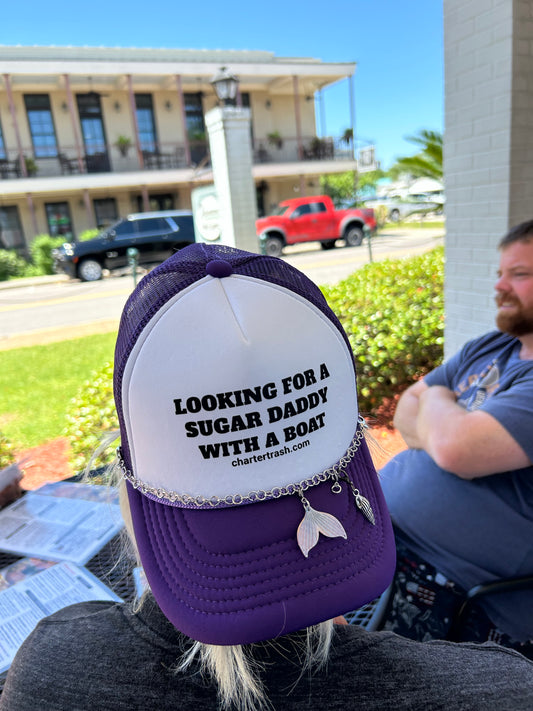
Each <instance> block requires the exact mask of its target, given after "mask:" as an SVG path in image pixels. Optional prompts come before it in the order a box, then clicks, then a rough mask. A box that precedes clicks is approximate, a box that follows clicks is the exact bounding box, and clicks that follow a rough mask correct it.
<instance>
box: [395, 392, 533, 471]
mask: <svg viewBox="0 0 533 711" xmlns="http://www.w3.org/2000/svg"><path fill="white" fill-rule="evenodd" d="M417 384H418V383H417ZM406 392H408V391H406ZM418 400H419V402H418V414H417V418H416V434H417V438H418V440H419V442H420V444H421V448H422V449H424V450H425V451H426V452H427V453H428V454H429V455H430V457H431V458H432V459H433V460H434V461H435V463H436V464H438V466H439V467H441V468H442V469H446V470H447V471H449V472H452V473H453V474H456V475H457V476H459V477H461V478H463V479H475V478H477V477H481V476H488V475H489V474H498V473H500V472H505V471H509V470H512V469H522V468H523V467H527V466H529V465H530V464H531V461H530V460H529V458H528V456H527V455H526V453H525V452H524V450H523V449H522V447H521V446H520V445H519V444H518V442H517V441H516V440H515V439H514V438H513V437H512V436H511V435H510V434H509V432H508V431H507V430H506V429H505V427H503V426H502V425H500V423H499V422H498V421H497V420H496V419H495V418H494V417H493V416H492V415H490V414H489V413H487V412H483V410H473V411H471V412H469V411H468V410H465V409H464V408H462V407H461V406H460V405H458V404H457V402H456V399H455V394H454V393H453V392H452V391H451V390H449V389H448V388H446V387H444V386H442V385H434V386H431V387H426V389H425V390H424V391H423V392H422V393H421V394H420V396H419V398H418ZM398 404H399V403H398ZM400 432H401V430H400ZM406 441H407V440H406Z"/></svg>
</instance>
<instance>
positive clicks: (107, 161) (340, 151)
mask: <svg viewBox="0 0 533 711" xmlns="http://www.w3.org/2000/svg"><path fill="white" fill-rule="evenodd" d="M252 148H253V152H252V156H253V164H254V167H255V166H261V165H263V164H268V165H269V168H270V171H269V172H272V170H275V166H276V165H278V164H279V165H281V164H289V163H305V164H307V165H306V166H305V168H304V166H303V165H302V171H303V172H309V169H310V168H311V165H309V164H310V163H314V162H317V163H319V164H321V163H324V162H330V161H333V162H336V161H349V162H354V156H353V149H352V147H351V145H346V143H343V142H342V140H341V139H340V138H333V137H327V138H317V137H316V136H305V137H302V139H301V140H300V141H298V139H296V138H294V137H289V138H283V139H279V138H278V139H276V140H273V139H270V140H268V138H262V139H255V140H254V141H253V146H252ZM22 152H23V156H24V161H23V163H22V162H21V160H20V156H19V155H18V154H17V152H15V151H13V150H10V151H7V152H6V155H5V156H4V157H2V158H0V179H2V180H16V181H18V180H20V179H23V178H31V179H33V180H35V181H36V183H37V182H39V178H50V177H57V176H71V175H72V176H74V175H83V174H85V175H87V174H92V173H122V174H123V173H130V172H131V173H133V172H135V173H138V172H139V171H141V172H152V171H168V170H185V171H186V172H187V173H189V172H190V171H191V170H192V171H193V172H194V173H197V172H200V171H207V170H209V168H210V165H211V161H210V156H209V146H208V144H207V143H206V142H205V141H190V142H189V143H188V144H185V143H183V142H182V143H160V144H159V145H158V146H154V147H153V148H152V149H150V150H141V151H138V150H137V149H136V148H135V147H134V146H130V147H129V148H128V149H127V150H125V151H120V150H119V149H118V148H117V147H116V146H114V145H107V146H106V145H102V146H96V147H94V148H93V149H92V150H91V151H90V152H83V153H81V152H78V151H77V149H76V147H75V146H65V145H63V146H61V148H60V149H59V150H57V152H56V150H55V149H41V150H40V151H34V149H33V147H32V148H29V147H23V149H22ZM46 153H48V155H46ZM317 169H319V166H317ZM255 172H256V171H254V173H255ZM281 172H282V173H283V172H285V171H284V170H282V171H281ZM319 172H322V171H319ZM4 185H5V183H4ZM36 188H37V185H36Z"/></svg>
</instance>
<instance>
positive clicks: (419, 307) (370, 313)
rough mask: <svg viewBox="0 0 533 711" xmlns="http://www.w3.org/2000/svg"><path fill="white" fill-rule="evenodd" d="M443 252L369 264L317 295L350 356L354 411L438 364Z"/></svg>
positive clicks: (368, 410)
mask: <svg viewBox="0 0 533 711" xmlns="http://www.w3.org/2000/svg"><path fill="white" fill-rule="evenodd" d="M443 282H444V249H443V248H442V247H437V248H436V249H434V250H432V251H430V252H427V253H425V254H423V255H420V256H418V257H413V258H409V259H396V260H385V261H382V262H376V263H373V264H368V265H366V266H365V267H363V268H362V269H360V270H358V271H356V272H355V273H354V274H352V275H351V276H350V277H348V278H347V279H345V280H344V281H341V282H340V283H339V284H337V285H335V286H332V287H324V288H323V289H322V291H323V292H324V295H325V297H326V299H327V300H328V303H329V305H330V306H331V308H332V309H333V310H334V311H335V313H336V314H337V316H338V317H339V319H340V321H341V323H342V325H343V326H344V328H345V330H346V332H347V333H348V337H349V339H350V343H351V346H352V349H353V351H354V354H355V359H356V364H357V373H358V385H359V408H360V410H361V412H362V413H363V414H364V415H371V414H375V413H376V411H377V410H378V408H379V407H380V405H381V404H382V403H383V401H384V400H385V399H387V398H393V397H394V396H395V395H397V394H398V393H399V392H401V391H402V390H404V389H405V388H406V387H407V386H408V385H410V384H411V383H413V382H415V381H416V380H417V379H418V378H420V377H421V376H422V375H425V374H426V373H427V372H429V371H430V370H432V369H433V368H434V367H435V366H436V365H439V364H440V363H441V362H442V358H443V343H444V294H443V291H444V288H443Z"/></svg>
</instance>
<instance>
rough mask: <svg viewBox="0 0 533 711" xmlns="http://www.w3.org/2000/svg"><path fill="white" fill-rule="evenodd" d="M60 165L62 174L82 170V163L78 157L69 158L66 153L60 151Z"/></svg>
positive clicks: (70, 173) (58, 156)
mask: <svg viewBox="0 0 533 711" xmlns="http://www.w3.org/2000/svg"><path fill="white" fill-rule="evenodd" d="M57 158H58V160H59V166H60V168H61V174H62V175H72V174H73V173H79V172H80V165H79V163H78V160H77V158H68V157H67V156H66V155H65V154H64V153H58V154H57Z"/></svg>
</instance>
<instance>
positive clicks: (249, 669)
mask: <svg viewBox="0 0 533 711" xmlns="http://www.w3.org/2000/svg"><path fill="white" fill-rule="evenodd" d="M109 476H110V483H112V482H116V483H117V486H118V492H119V502H120V508H121V511H122V517H123V519H124V523H125V529H126V533H127V539H129V545H128V541H125V542H124V554H126V553H127V551H126V546H127V547H129V548H130V551H129V552H130V553H133V555H134V557H135V559H136V560H137V562H138V563H139V564H140V560H139V554H138V552H137V547H136V545H135V531H134V529H133V523H132V519H131V511H130V507H129V502H128V494H127V489H126V483H125V480H124V479H123V478H122V476H121V473H120V468H119V467H118V465H117V464H116V463H115V464H112V465H111V466H110V469H109ZM147 593H148V591H146V592H145V593H144V594H143V596H142V597H141V598H140V599H139V600H137V602H136V603H135V604H134V610H140V609H141V607H142V606H143V603H144V601H145V599H146V595H147ZM333 630H334V625H333V620H328V621H326V622H321V623H320V624H318V625H315V626H313V627H308V628H307V629H306V630H305V632H306V634H305V636H303V635H302V642H300V647H299V649H298V650H296V651H297V654H298V655H299V657H300V658H301V672H300V677H298V678H301V676H302V675H303V674H304V673H305V672H310V673H314V672H316V671H318V670H319V669H320V668H321V667H323V666H324V665H325V664H326V663H327V661H328V657H329V651H330V647H331V642H332V638H333ZM261 644H262V645H263V646H264V644H269V645H271V646H272V648H273V649H276V647H278V646H279V645H278V643H277V642H276V640H275V639H274V640H270V641H269V642H267V643H261ZM295 644H296V642H295ZM255 646H256V645H253V644H249V645H240V644H238V645H228V646H221V645H216V644H204V643H203V642H195V641H193V643H192V645H191V646H190V647H189V649H188V650H187V651H185V652H184V654H183V655H182V657H181V658H180V659H178V660H177V661H176V664H175V665H174V667H173V668H172V672H173V673H175V674H179V673H182V672H185V671H188V670H190V669H191V668H193V667H196V668H197V669H198V670H199V671H200V673H201V674H202V676H203V677H204V679H206V680H207V681H210V682H211V683H213V684H214V685H215V686H216V689H217V693H218V696H219V699H220V703H221V706H222V708H223V709H228V708H230V707H232V706H233V707H235V708H237V709H239V711H255V710H260V709H261V710H262V709H268V708H270V702H269V700H268V697H267V695H266V692H265V689H264V687H263V683H262V681H261V674H262V671H263V667H262V665H261V664H260V663H259V662H257V661H256V660H255V659H254V655H253V651H254V647H255Z"/></svg>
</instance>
